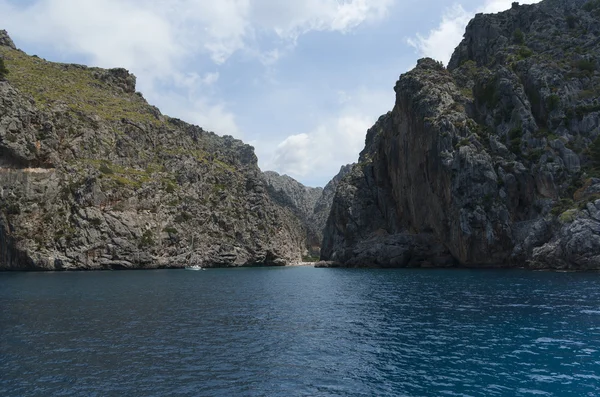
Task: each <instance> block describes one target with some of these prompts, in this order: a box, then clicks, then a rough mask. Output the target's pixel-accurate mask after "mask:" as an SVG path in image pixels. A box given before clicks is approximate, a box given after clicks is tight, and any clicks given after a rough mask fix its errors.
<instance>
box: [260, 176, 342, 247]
mask: <svg viewBox="0 0 600 397" xmlns="http://www.w3.org/2000/svg"><path fill="white" fill-rule="evenodd" d="M350 169H351V166H349V165H345V166H342V167H341V169H340V172H339V173H338V174H337V175H336V176H335V177H334V178H333V179H332V180H331V181H329V183H328V184H327V185H326V186H325V188H319V187H317V188H312V187H307V186H304V185H303V184H301V183H300V182H298V181H296V180H295V179H294V178H291V177H289V176H287V175H279V174H278V173H276V172H273V171H266V172H265V173H264V175H265V179H266V181H267V189H268V191H269V194H270V195H271V198H272V199H273V200H274V201H275V202H276V203H278V204H279V205H281V206H283V207H285V208H289V209H290V210H291V211H292V212H293V213H294V214H295V215H296V216H297V217H298V219H300V221H301V222H302V224H303V225H304V228H305V231H306V252H305V258H306V257H309V258H318V257H319V256H320V253H321V241H322V240H323V229H324V228H325V223H326V221H327V216H328V215H329V212H330V210H331V203H332V202H333V197H334V194H335V189H336V187H337V184H338V183H339V181H340V180H341V179H342V177H343V176H344V175H345V174H346V173H348V172H349V170H350Z"/></svg>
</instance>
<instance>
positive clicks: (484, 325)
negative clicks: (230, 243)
mask: <svg viewBox="0 0 600 397" xmlns="http://www.w3.org/2000/svg"><path fill="white" fill-rule="evenodd" d="M0 309H1V311H0V396H167V395H178V396H394V397H396V396H577V397H581V396H600V274H598V273H550V272H548V273H547V272H526V271H469V270H461V271H458V270H346V269H314V268H310V267H300V268H273V269H256V268H253V269H228V270H226V269H223V270H208V271H203V272H191V271H184V270H158V271H131V272H116V271H115V272H88V273H21V274H8V273H4V274H0Z"/></svg>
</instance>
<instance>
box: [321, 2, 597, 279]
mask: <svg viewBox="0 0 600 397" xmlns="http://www.w3.org/2000/svg"><path fill="white" fill-rule="evenodd" d="M599 13H600V3H599V2H597V1H591V2H586V1H580V0H571V1H561V0H546V1H544V2H541V3H539V4H536V5H529V6H519V5H518V4H516V3H515V4H513V7H512V9H511V10H508V11H506V12H503V13H499V14H494V15H477V16H476V17H475V19H474V20H473V21H471V23H470V24H469V25H468V27H467V31H466V33H465V37H464V40H463V41H462V43H461V44H460V45H459V47H458V48H457V50H456V51H455V53H454V55H453V56H452V60H451V61H450V63H449V66H448V68H447V69H446V68H444V67H443V66H442V65H441V64H439V63H437V62H435V61H433V60H431V59H423V60H420V61H419V62H418V65H417V67H416V68H415V69H414V70H412V71H410V72H408V73H406V74H404V75H402V76H401V77H400V80H399V81H398V83H397V84H396V87H395V91H396V104H395V106H394V109H393V110H392V112H391V113H389V114H387V115H386V116H383V117H382V118H381V119H380V120H379V121H378V123H377V124H376V125H375V126H374V127H373V128H372V129H371V130H370V131H369V132H368V134H367V143H366V147H365V150H364V151H363V152H362V153H361V157H360V163H359V164H358V165H357V166H356V167H355V168H354V169H353V171H352V173H351V176H349V177H346V178H345V179H344V180H343V181H342V183H341V184H340V185H339V187H338V190H337V193H336V198H335V200H334V203H333V207H332V212H331V216H330V219H329V222H328V224H327V227H326V232H325V240H324V247H323V255H322V256H323V259H334V260H338V261H341V262H343V263H345V264H347V265H380V266H386V265H387V266H392V265H393V266H419V265H420V266H423V265H432V266H445V265H452V264H453V262H454V264H456V265H462V266H510V265H514V266H524V265H529V266H531V267H545V268H582V269H585V268H600V218H599V217H598V214H599V213H598V210H599V209H600V200H598V199H599V198H600V196H598V194H597V192H598V191H599V189H600V185H598V182H599V180H598V179H595V178H594V177H595V176H598V169H599V167H600V155H599V154H600V150H599V149H600V140H598V135H599V134H600V99H599V98H600V91H599V87H600V73H599V70H600V40H599V37H600V31H599V30H600V24H598V15H599ZM377 245H381V247H378V248H379V249H378V250H374V249H373V248H372V247H373V246H377ZM422 248H425V249H422ZM428 251H429V254H428V253H427V252H428Z"/></svg>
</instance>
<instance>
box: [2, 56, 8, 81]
mask: <svg viewBox="0 0 600 397" xmlns="http://www.w3.org/2000/svg"><path fill="white" fill-rule="evenodd" d="M7 74H8V69H7V68H6V65H4V59H2V58H0V80H4V78H5V77H6V75H7Z"/></svg>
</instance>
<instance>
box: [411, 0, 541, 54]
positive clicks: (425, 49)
mask: <svg viewBox="0 0 600 397" xmlns="http://www.w3.org/2000/svg"><path fill="white" fill-rule="evenodd" d="M539 1H540V0H521V1H520V3H522V4H532V3H538V2H539ZM512 2H513V0H486V1H485V3H484V4H483V5H482V6H481V7H479V8H477V9H476V10H469V11H467V10H465V8H464V7H463V6H462V5H460V4H455V5H453V6H452V7H450V8H447V9H446V11H445V12H444V15H443V16H442V21H441V22H440V24H439V25H438V26H437V27H436V28H434V29H432V30H431V31H429V33H427V35H426V36H422V35H420V34H417V35H415V37H414V38H409V39H408V40H407V42H408V44H409V45H411V46H413V47H414V48H415V49H416V50H417V52H418V53H419V55H420V56H424V57H430V58H433V59H436V60H439V61H442V62H444V63H445V64H446V63H448V61H449V60H450V57H451V56H452V53H453V52H454V49H455V48H456V46H458V44H459V43H460V41H461V40H462V37H463V34H464V32H465V28H466V27H467V24H468V23H469V21H470V20H471V18H473V17H474V16H475V14H476V13H479V12H483V13H492V12H499V11H503V10H507V9H509V8H510V7H511V4H512Z"/></svg>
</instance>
